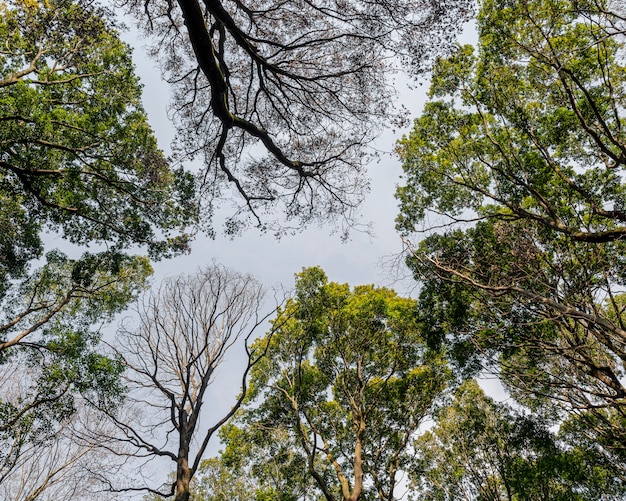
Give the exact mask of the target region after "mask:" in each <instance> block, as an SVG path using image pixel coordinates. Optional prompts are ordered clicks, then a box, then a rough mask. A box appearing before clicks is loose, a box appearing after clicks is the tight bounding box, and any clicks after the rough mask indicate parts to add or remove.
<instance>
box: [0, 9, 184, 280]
mask: <svg viewBox="0 0 626 501" xmlns="http://www.w3.org/2000/svg"><path fill="white" fill-rule="evenodd" d="M0 9H1V14H2V15H1V16H0V38H1V39H2V40H3V49H2V51H1V52H0V75H2V78H1V79H0V122H1V123H2V128H1V130H0V203H1V204H2V205H1V206H0V207H1V210H0V214H1V215H0V218H2V219H0V223H1V226H2V229H3V231H2V232H1V234H0V249H1V250H2V253H1V257H0V260H1V261H0V279H1V280H4V278H5V277H6V276H7V275H9V276H19V272H20V271H23V270H24V268H25V266H26V263H28V262H29V260H31V259H33V258H38V257H39V256H40V253H41V247H42V244H41V239H40V233H41V232H42V231H50V230H53V231H58V232H60V233H62V234H63V236H64V237H65V238H67V239H68V240H69V241H70V242H72V243H75V244H80V245H85V244H93V243H103V244H108V245H109V246H110V248H118V249H123V248H127V247H129V246H131V245H141V246H145V247H147V249H148V251H149V252H150V253H151V255H153V256H155V257H156V256H157V255H162V254H164V253H171V252H172V251H181V250H184V249H185V248H186V245H187V237H186V236H185V235H184V233H182V231H184V230H185V227H186V226H187V225H189V224H191V223H192V222H193V221H194V209H193V195H194V191H193V189H194V187H193V180H192V178H191V177H190V175H188V174H184V173H182V172H180V171H174V170H172V169H170V167H169V165H168V162H167V159H166V158H165V157H164V155H163V153H162V152H161V151H160V150H159V149H158V148H157V145H156V140H155V138H154V136H153V133H152V130H151V129H150V126H149V125H148V123H147V118H146V115H145V113H144V111H143V109H142V107H141V100H140V98H141V86H140V84H139V81H138V78H137V77H136V76H135V74H134V71H133V65H132V60H131V51H130V48H129V47H128V46H127V45H126V44H124V43H123V42H122V41H121V40H120V39H119V35H118V34H117V32H116V31H115V29H114V27H113V26H112V25H111V23H110V22H109V21H108V16H105V12H104V11H102V10H101V9H99V8H97V7H95V6H94V5H93V3H92V2H86V1H78V2H75V1H69V0H51V1H48V2H38V1H27V0H11V1H3V2H2V3H1V4H0ZM111 246H112V247H111Z"/></svg>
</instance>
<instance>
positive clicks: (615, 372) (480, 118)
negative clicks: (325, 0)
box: [397, 0, 626, 452]
mask: <svg viewBox="0 0 626 501" xmlns="http://www.w3.org/2000/svg"><path fill="white" fill-rule="evenodd" d="M613 7H616V6H614V5H613V4H610V3H606V2H603V1H589V2H587V1H585V2H567V1H566V2H553V1H551V0H548V1H519V2H518V1H511V2H507V3H505V4H502V3H498V2H491V1H485V2H483V3H482V4H481V8H480V13H479V16H478V28H479V45H478V52H477V53H476V54H475V53H474V50H473V48H471V47H467V46H466V47H460V48H459V49H458V50H457V52H456V54H455V55H454V56H453V57H450V58H446V59H442V60H441V61H440V62H439V63H438V65H437V68H436V70H435V72H434V74H433V83H432V88H431V93H430V96H431V99H430V101H429V102H428V103H427V105H426V107H425V109H424V113H423V114H422V116H421V117H420V118H419V119H418V120H416V122H415V129H414V131H413V132H412V133H411V135H410V136H409V137H407V138H405V139H404V140H403V141H402V142H401V143H400V152H401V155H402V157H403V160H404V168H405V172H406V175H407V181H406V185H405V186H403V187H401V188H400V189H399V190H398V194H397V196H398V198H399V200H400V203H401V215H400V216H399V218H398V226H399V228H400V229H401V230H402V231H403V232H405V233H406V234H408V233H411V232H413V231H415V230H416V229H418V228H420V225H425V226H426V227H427V229H429V230H434V231H433V233H432V234H431V235H429V236H428V237H427V238H425V239H424V241H423V242H422V243H421V244H420V245H419V247H416V248H413V253H412V255H413V259H412V260H411V262H412V266H413V269H414V270H415V272H416V275H417V276H419V277H421V278H423V279H424V280H425V286H424V289H423V295H422V299H423V301H421V303H420V304H423V305H425V311H428V309H429V308H430V310H431V311H438V312H439V313H440V316H439V317H438V318H437V320H434V321H433V322H431V324H430V325H431V328H430V331H429V336H430V337H431V338H432V339H433V340H436V339H437V338H438V339H439V340H446V341H451V342H452V344H455V345H456V347H457V348H459V350H458V351H459V353H463V354H464V355H465V356H466V358H467V357H469V358H470V359H471V358H472V352H473V355H474V356H477V358H480V359H482V361H483V363H484V362H486V364H487V365H488V366H489V367H491V368H492V369H495V371H496V372H497V373H498V374H499V375H500V376H501V377H502V378H503V379H504V381H505V382H506V384H508V385H509V387H510V388H512V389H513V392H514V395H515V396H516V397H517V398H518V399H520V400H521V401H523V402H525V403H526V404H528V405H529V406H531V407H534V408H535V409H536V408H537V407H538V406H539V404H550V405H554V404H558V407H559V408H560V409H561V411H563V410H564V411H566V412H575V413H578V414H579V415H580V416H582V417H584V419H585V420H587V422H588V424H589V425H592V424H593V423H594V421H595V423H596V425H598V424H599V425H600V426H595V425H594V426H593V427H590V428H589V431H590V432H591V431H592V430H593V429H595V430H596V432H595V435H596V437H598V433H600V434H601V435H602V434H604V433H606V434H607V437H622V438H620V439H617V440H613V441H612V442H611V440H608V441H606V440H605V441H601V443H604V444H606V445H607V446H609V445H610V446H611V447H614V448H617V449H619V450H621V451H622V452H623V445H622V444H623V443H624V442H623V437H624V431H625V430H626V429H625V428H624V427H623V423H624V418H623V417H624V411H625V407H624V405H625V403H626V400H625V397H626V388H625V387H624V383H623V381H624V378H623V376H624V362H625V361H626V351H625V349H624V348H625V346H626V345H625V344H624V343H625V342H626V330H625V329H624V299H623V296H622V291H623V285H624V283H625V278H626V274H625V268H624V259H623V256H624V251H625V250H626V249H625V248H624V245H625V244H624V239H623V235H624V234H625V232H626V226H625V225H624V222H625V221H626V213H624V211H623V207H622V200H623V197H624V190H625V187H624V185H623V183H621V180H620V172H621V171H622V170H623V169H624V167H625V164H624V156H623V151H624V144H625V143H624V141H623V134H622V115H623V110H624V98H625V96H626V94H625V92H624V91H625V90H626V79H625V78H624V75H625V73H624V64H623V63H624V61H623V57H622V54H623V52H622V51H623V48H624V43H623V39H622V33H623V28H624V24H623V17H622V15H621V13H620V12H619V11H617V10H611V9H612V8H613ZM433 215H434V216H435V217H436V218H437V223H436V224H437V225H438V226H434V225H430V226H429V225H428V224H427V223H426V220H427V218H430V217H431V216H433ZM427 305H430V306H427ZM475 348H478V350H476V349H475ZM605 438H606V437H605Z"/></svg>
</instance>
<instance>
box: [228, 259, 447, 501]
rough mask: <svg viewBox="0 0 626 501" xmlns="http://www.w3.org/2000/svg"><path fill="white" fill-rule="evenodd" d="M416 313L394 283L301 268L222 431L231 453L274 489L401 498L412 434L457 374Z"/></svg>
mask: <svg viewBox="0 0 626 501" xmlns="http://www.w3.org/2000/svg"><path fill="white" fill-rule="evenodd" d="M415 313H416V304H415V301H414V300H411V299H408V298H402V297H399V296H398V295H397V294H396V293H395V292H393V291H392V290H389V289H384V288H375V287H373V286H358V287H355V288H354V289H351V288H350V287H349V286H348V285H347V284H337V283H333V282H330V283H329V282H328V281H327V279H326V276H325V275H324V273H323V271H322V270H321V269H319V268H309V269H306V270H304V271H303V272H302V273H300V274H299V275H298V277H297V281H296V294H295V296H294V298H293V299H291V300H289V301H288V303H287V304H286V306H285V308H284V309H282V310H281V311H280V312H279V314H278V316H277V318H276V319H275V320H274V327H275V331H274V332H273V333H272V335H271V338H262V339H260V340H258V341H257V343H258V344H257V347H258V348H257V349H259V348H260V347H265V346H268V352H267V356H266V357H265V358H264V359H263V360H262V361H260V362H259V363H258V364H257V365H256V366H255V367H254V368H253V369H252V377H251V383H250V388H251V391H250V396H249V402H248V405H247V407H246V408H245V410H244V411H243V412H241V413H240V415H239V417H238V419H237V421H236V423H238V425H237V427H236V428H233V429H231V430H230V432H229V433H228V434H224V436H223V438H224V439H226V441H227V444H228V447H227V449H226V450H225V454H228V455H231V457H232V455H233V454H235V455H236V454H237V449H238V448H241V447H243V448H244V451H245V454H247V455H248V458H247V459H244V460H243V466H244V470H243V471H247V472H248V475H250V476H254V475H255V472H256V478H257V479H259V480H261V482H260V484H261V487H262V488H263V489H261V492H262V493H263V494H264V495H265V496H266V497H269V498H271V499H285V500H287V499H320V498H323V499H327V500H329V501H332V500H343V501H356V500H359V499H380V500H386V501H391V500H393V499H397V497H396V496H397V495H398V493H397V491H396V488H397V487H398V484H399V479H400V477H401V475H402V474H403V472H405V471H406V470H407V465H408V464H409V457H410V444H411V440H412V438H413V436H414V434H415V433H416V432H417V430H418V428H419V426H420V425H421V424H422V423H423V422H424V419H425V418H426V417H427V416H429V415H431V413H432V410H433V406H434V405H435V403H436V402H437V400H438V398H439V397H440V396H441V394H442V392H444V390H445V388H446V384H447V381H448V378H449V373H448V369H447V366H446V364H445V363H444V362H443V361H442V360H441V358H440V356H439V355H437V354H436V353H432V352H430V351H429V350H427V349H426V347H425V346H424V343H423V340H422V337H421V332H420V328H419V325H418V324H417V322H416V315H415ZM238 430H239V431H238ZM251 444H252V445H251ZM276 480H278V481H279V482H277V483H275V482H276ZM303 487H305V488H304V489H303Z"/></svg>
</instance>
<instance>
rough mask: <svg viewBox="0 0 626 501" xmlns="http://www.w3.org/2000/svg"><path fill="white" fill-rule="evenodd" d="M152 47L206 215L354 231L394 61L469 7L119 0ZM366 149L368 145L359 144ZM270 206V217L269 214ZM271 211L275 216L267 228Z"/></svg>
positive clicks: (448, 31) (425, 52)
mask: <svg viewBox="0 0 626 501" xmlns="http://www.w3.org/2000/svg"><path fill="white" fill-rule="evenodd" d="M119 3H121V4H123V5H127V6H130V7H131V11H132V13H133V15H134V16H135V17H136V19H137V20H138V23H139V24H140V26H141V27H142V28H144V29H145V31H146V32H147V33H148V34H149V35H150V36H152V37H153V39H154V40H155V44H154V49H153V53H154V55H155V56H156V57H157V58H158V59H159V60H160V61H161V63H162V68H163V71H164V74H165V76H166V78H167V80H168V81H169V82H170V83H171V84H172V85H173V87H174V93H175V94H174V100H173V104H172V114H173V116H174V118H175V120H176V122H177V125H178V128H179V136H178V145H179V148H180V150H181V153H182V154H183V155H185V156H191V157H195V156H201V157H202V158H203V160H204V162H205V164H206V167H205V170H204V174H203V189H202V197H203V201H204V203H205V204H206V206H205V209H206V210H207V212H208V214H209V215H210V214H212V212H213V210H214V205H215V203H216V202H217V201H219V200H220V199H221V200H228V199H231V200H233V201H234V203H235V207H236V209H235V213H234V214H233V216H232V217H231V218H230V219H229V220H228V221H227V223H226V230H227V231H228V232H237V231H239V230H240V229H241V227H242V226H245V225H248V224H250V222H252V223H253V224H255V225H257V226H261V227H263V228H268V229H271V230H276V231H279V232H285V231H291V230H293V229H294V228H298V227H300V226H302V225H304V224H306V223H308V222H311V221H314V222H322V221H323V222H324V224H328V223H329V222H330V221H332V220H333V219H336V218H342V219H343V221H344V222H347V223H348V224H350V223H353V222H354V221H355V220H356V219H357V217H358V213H357V212H356V210H357V205H358V204H359V202H360V201H361V199H362V197H363V194H364V192H365V190H366V188H367V181H366V179H365V178H364V175H363V174H364V173H363V169H364V165H365V161H366V159H367V157H368V155H367V153H368V149H367V146H368V144H369V143H370V142H371V141H372V139H373V137H375V135H377V134H378V133H379V131H380V130H382V129H383V128H384V127H385V126H387V124H388V123H389V121H390V120H391V118H392V117H393V116H395V115H394V110H393V107H392V105H391V103H392V102H393V100H394V99H393V96H394V92H395V91H394V86H393V81H392V78H393V75H395V74H396V73H397V71H398V61H399V58H398V57H396V56H400V58H402V60H403V61H404V63H406V66H409V67H411V68H413V69H418V68H421V67H422V66H427V65H428V64H427V62H428V60H430V59H431V58H432V56H433V55H434V54H435V53H437V52H439V51H441V50H445V48H446V47H449V46H450V43H451V41H452V40H453V38H454V33H455V31H456V30H457V29H458V28H459V27H460V26H461V25H462V23H463V22H464V21H465V20H466V19H467V18H468V16H469V14H470V12H471V5H472V2H470V1H468V0H423V1H417V2H416V1H415V0H410V1H409V0H376V1H365V2H363V1H352V0H349V1H343V0H342V1H338V0H304V1H301V0H289V1H264V0H263V1H260V0H246V1H241V0H224V1H221V0H211V1H201V0H178V1H176V2H171V1H170V2H162V1H159V0H148V1H143V0H141V1H138V0H119ZM369 151H371V150H369ZM277 207H278V208H279V210H277ZM272 214H281V217H278V218H276V220H272V219H271V217H272Z"/></svg>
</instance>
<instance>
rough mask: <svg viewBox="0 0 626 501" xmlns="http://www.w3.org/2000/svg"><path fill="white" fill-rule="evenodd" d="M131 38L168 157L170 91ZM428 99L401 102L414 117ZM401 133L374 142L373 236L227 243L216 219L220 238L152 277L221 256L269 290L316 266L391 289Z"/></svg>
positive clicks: (248, 238) (199, 241) (314, 231)
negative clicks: (376, 158)
mask: <svg viewBox="0 0 626 501" xmlns="http://www.w3.org/2000/svg"><path fill="white" fill-rule="evenodd" d="M129 41H130V42H131V43H132V45H133V46H134V47H135V52H134V60H135V62H136V65H137V72H138V74H139V75H140V77H141V79H142V81H143V82H149V84H146V85H145V87H144V94H143V101H144V107H145V109H146V111H147V113H148V117H149V120H150V123H151V125H152V127H153V128H154V130H155V132H156V135H157V138H158V140H159V144H160V147H161V148H162V149H164V151H166V152H167V151H168V146H169V143H170V141H171V139H172V137H173V126H172V124H171V122H170V121H169V120H168V118H167V105H168V102H169V89H168V86H167V85H166V84H164V83H163V82H162V81H161V80H160V72H159V70H158V69H157V68H156V63H155V62H154V61H152V60H150V58H149V57H148V56H147V55H146V54H145V52H144V49H143V47H142V45H141V43H142V42H141V40H138V39H136V38H134V37H132V38H130V39H129ZM419 89H420V90H422V89H424V87H419ZM165 96H167V99H165V98H164V97H165ZM423 100H424V92H423V91H422V92H419V91H414V92H413V93H410V94H409V93H405V94H403V103H404V104H405V105H406V106H407V107H408V108H409V109H410V110H411V116H416V115H417V112H418V110H419V108H420V107H421V105H422V104H423ZM403 132H408V130H406V131H396V132H395V133H394V132H393V131H385V132H384V133H383V135H382V136H381V137H380V138H379V139H378V140H377V141H376V142H375V143H374V144H373V145H372V147H373V148H375V149H376V150H378V151H380V152H381V154H380V158H379V161H378V162H375V163H373V164H371V165H369V167H368V172H369V175H370V177H371V192H370V193H369V194H368V195H367V197H366V200H365V202H364V204H363V206H362V207H361V209H362V213H363V217H362V221H361V222H362V223H364V224H368V223H371V225H372V226H371V228H372V230H373V235H369V234H366V233H364V232H359V231H352V232H351V234H350V239H349V240H348V241H347V242H345V243H344V242H342V240H341V238H340V234H339V233H335V234H331V229H330V228H317V227H310V228H308V229H305V230H304V231H302V232H300V233H298V234H296V235H287V236H284V237H282V238H281V239H280V240H277V239H276V238H275V237H274V236H273V235H272V234H260V232H259V231H258V230H257V229H255V228H250V229H248V230H247V231H246V232H244V234H243V235H241V236H238V237H235V238H233V239H230V238H229V237H228V236H226V235H224V234H221V233H220V232H219V229H220V227H221V225H222V223H223V221H221V220H220V219H219V218H216V220H215V221H214V227H215V228H216V237H215V239H213V240H212V239H210V238H208V237H206V236H203V235H199V236H198V237H197V238H196V239H195V241H194V242H193V243H192V251H191V253H190V254H189V255H185V256H180V257H177V258H175V259H170V260H167V261H162V262H160V263H156V266H155V280H159V279H160V278H161V277H162V276H165V275H169V274H178V273H183V272H184V273H191V272H193V271H194V270H195V269H197V267H199V266H202V265H204V264H207V263H210V262H211V261H212V260H213V259H216V260H217V261H219V262H220V263H222V264H224V265H226V266H228V267H230V268H233V269H235V270H237V271H240V272H250V273H252V274H254V275H255V276H257V277H258V278H259V279H260V280H261V281H262V282H263V283H264V284H266V285H267V286H271V285H274V284H277V283H282V284H283V285H285V286H286V287H290V286H291V285H292V284H293V275H294V273H297V272H299V271H301V270H302V268H304V267H309V266H315V265H319V266H321V267H322V268H323V269H324V270H325V271H326V273H327V275H328V277H329V279H330V280H331V281H337V282H348V283H350V284H352V285H357V284H366V283H367V284H369V283H375V284H377V285H385V286H392V285H394V284H393V280H394V278H393V277H391V276H389V273H388V270H386V269H384V267H383V266H382V263H383V262H386V261H389V260H391V258H392V256H394V255H395V256H397V255H398V254H399V253H400V252H401V251H402V242H401V240H400V237H399V235H398V234H397V233H396V232H395V229H394V218H395V216H396V213H397V203H396V200H395V198H394V196H393V194H394V191H395V188H396V185H397V184H398V183H399V181H400V175H401V172H402V168H401V164H400V161H399V159H398V157H397V155H396V154H395V153H394V152H393V149H394V147H395V142H396V140H397V139H398V138H400V137H401V134H402V133H403ZM406 285H407V284H405V286H404V287H405V288H406ZM399 292H400V291H399ZM402 292H404V291H402Z"/></svg>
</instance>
